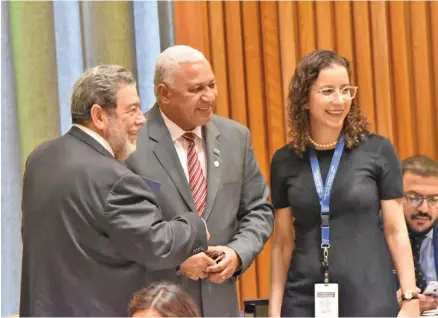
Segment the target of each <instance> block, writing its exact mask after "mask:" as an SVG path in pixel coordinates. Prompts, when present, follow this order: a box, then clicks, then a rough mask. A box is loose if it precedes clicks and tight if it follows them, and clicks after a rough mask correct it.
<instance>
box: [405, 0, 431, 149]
mask: <svg viewBox="0 0 438 318" xmlns="http://www.w3.org/2000/svg"><path fill="white" fill-rule="evenodd" d="M409 7H410V12H409V13H410V15H411V17H410V27H411V43H412V59H413V60H414V61H415V65H413V68H412V72H413V86H414V102H415V107H414V109H415V119H416V120H415V127H416V129H417V137H418V138H417V143H418V152H419V153H421V154H425V155H428V156H431V157H436V155H437V153H436V143H430V136H436V129H435V121H431V120H430V119H431V118H434V117H435V113H434V111H433V110H432V87H433V85H432V72H431V71H432V63H431V51H430V48H431V45H430V29H429V15H428V12H427V4H426V3H425V2H410V3H409ZM425 120H427V121H429V123H428V124H425Z"/></svg>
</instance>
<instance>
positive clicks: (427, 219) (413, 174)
mask: <svg viewBox="0 0 438 318" xmlns="http://www.w3.org/2000/svg"><path fill="white" fill-rule="evenodd" d="M402 173H403V188H404V192H405V194H404V200H403V210H404V213H405V219H406V223H407V225H408V228H409V230H410V231H412V232H415V233H426V232H429V230H430V229H431V228H432V227H433V226H434V225H435V223H436V221H437V220H438V162H436V161H434V160H432V159H431V158H429V157H427V156H423V155H417V156H412V157H409V158H407V159H405V160H403V161H402Z"/></svg>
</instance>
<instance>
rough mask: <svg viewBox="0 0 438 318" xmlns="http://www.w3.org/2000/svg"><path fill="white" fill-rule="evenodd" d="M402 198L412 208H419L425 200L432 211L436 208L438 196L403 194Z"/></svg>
mask: <svg viewBox="0 0 438 318" xmlns="http://www.w3.org/2000/svg"><path fill="white" fill-rule="evenodd" d="M404 197H405V199H406V200H407V202H408V204H409V205H410V206H411V207H413V208H418V207H419V206H421V205H422V204H423V201H424V200H426V202H427V205H428V206H429V208H431V209H434V208H436V207H438V195H430V196H422V195H420V194H405V195H404Z"/></svg>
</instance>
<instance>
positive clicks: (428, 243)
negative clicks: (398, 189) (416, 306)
mask: <svg viewBox="0 0 438 318" xmlns="http://www.w3.org/2000/svg"><path fill="white" fill-rule="evenodd" d="M402 170H403V188H404V192H405V195H404V200H403V210H404V214H405V219H406V224H407V226H408V230H409V236H410V238H411V245H412V250H413V254H414V264H415V278H416V283H417V287H418V288H419V289H420V290H421V292H423V291H424V289H425V287H426V286H427V284H428V283H429V282H431V281H437V276H438V225H437V220H438V163H437V162H435V161H434V160H432V159H431V158H428V157H426V156H413V157H410V158H407V159H405V160H403V162H402ZM419 298H420V310H421V312H423V311H425V310H431V309H436V308H437V305H438V299H437V298H435V297H432V296H428V295H423V294H421V293H420V294H419Z"/></svg>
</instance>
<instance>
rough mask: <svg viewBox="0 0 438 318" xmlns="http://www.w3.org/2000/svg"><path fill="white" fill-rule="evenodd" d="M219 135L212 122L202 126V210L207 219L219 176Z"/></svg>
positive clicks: (220, 166)
mask: <svg viewBox="0 0 438 318" xmlns="http://www.w3.org/2000/svg"><path fill="white" fill-rule="evenodd" d="M219 135H220V132H219V129H218V128H217V127H216V126H215V125H214V124H213V122H210V123H208V124H207V125H205V126H204V136H205V151H206V157H207V206H206V208H205V212H204V219H205V220H207V219H208V217H209V216H210V214H211V210H212V208H213V203H214V200H215V198H216V194H217V191H218V187H219V182H220V178H221V171H222V160H221V155H223V153H222V154H221V145H220V142H219Z"/></svg>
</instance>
